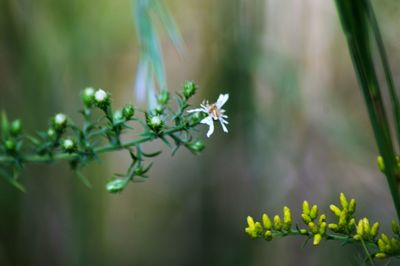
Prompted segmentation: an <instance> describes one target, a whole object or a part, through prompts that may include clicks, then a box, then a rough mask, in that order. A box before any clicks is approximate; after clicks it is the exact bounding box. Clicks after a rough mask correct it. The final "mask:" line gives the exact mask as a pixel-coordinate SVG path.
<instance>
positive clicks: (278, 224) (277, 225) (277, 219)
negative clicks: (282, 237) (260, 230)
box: [274, 215, 282, 231]
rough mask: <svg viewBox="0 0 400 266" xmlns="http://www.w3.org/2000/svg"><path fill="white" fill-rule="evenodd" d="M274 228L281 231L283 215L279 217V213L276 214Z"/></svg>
mask: <svg viewBox="0 0 400 266" xmlns="http://www.w3.org/2000/svg"><path fill="white" fill-rule="evenodd" d="M274 229H275V230H276V231H280V230H281V229H282V222H281V217H279V215H275V216H274Z"/></svg>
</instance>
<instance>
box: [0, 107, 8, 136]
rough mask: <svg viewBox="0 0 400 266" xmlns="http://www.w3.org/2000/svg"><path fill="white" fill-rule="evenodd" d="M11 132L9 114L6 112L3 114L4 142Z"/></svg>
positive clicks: (2, 132) (2, 130)
mask: <svg viewBox="0 0 400 266" xmlns="http://www.w3.org/2000/svg"><path fill="white" fill-rule="evenodd" d="M9 130H10V123H9V122H8V118H7V114H6V112H5V111H2V112H1V135H2V137H3V140H5V139H6V138H7V137H8V133H9Z"/></svg>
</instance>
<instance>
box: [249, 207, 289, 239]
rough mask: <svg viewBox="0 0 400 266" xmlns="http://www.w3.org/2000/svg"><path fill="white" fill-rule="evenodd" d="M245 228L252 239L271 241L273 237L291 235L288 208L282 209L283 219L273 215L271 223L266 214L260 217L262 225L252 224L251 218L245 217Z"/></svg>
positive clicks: (258, 223)
mask: <svg viewBox="0 0 400 266" xmlns="http://www.w3.org/2000/svg"><path fill="white" fill-rule="evenodd" d="M247 225H248V226H247V227H246V228H245V232H246V233H247V234H248V235H249V236H250V237H252V238H257V237H264V239H265V240H268V241H270V240H272V238H273V237H274V236H281V235H287V234H290V233H291V227H292V214H291V211H290V209H289V207H286V206H285V207H283V219H281V217H280V216H279V215H275V216H274V217H273V220H272V221H271V219H270V217H269V216H268V214H266V213H264V214H263V215H262V225H261V223H260V222H254V219H253V218H252V217H251V216H248V217H247Z"/></svg>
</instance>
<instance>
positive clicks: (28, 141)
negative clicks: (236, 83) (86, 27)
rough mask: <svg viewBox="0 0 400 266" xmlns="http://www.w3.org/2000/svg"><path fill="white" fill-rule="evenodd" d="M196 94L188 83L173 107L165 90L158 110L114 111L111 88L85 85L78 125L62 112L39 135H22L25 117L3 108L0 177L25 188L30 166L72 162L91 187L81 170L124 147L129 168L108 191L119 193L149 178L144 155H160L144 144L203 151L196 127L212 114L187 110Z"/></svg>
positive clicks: (149, 165)
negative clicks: (23, 177) (127, 136)
mask: <svg viewBox="0 0 400 266" xmlns="http://www.w3.org/2000/svg"><path fill="white" fill-rule="evenodd" d="M195 93H196V85H195V84H194V83H193V82H185V83H184V85H183V88H182V91H181V93H177V94H176V96H175V102H176V106H175V109H174V108H173V107H172V106H171V104H170V93H169V92H168V91H166V90H163V91H161V92H160V94H159V95H158V97H157V106H156V108H154V109H151V110H146V111H143V110H139V109H135V108H134V107H133V106H132V105H126V106H125V107H123V108H122V109H119V110H116V111H114V110H113V108H112V105H111V95H110V94H109V93H108V92H106V91H104V90H102V89H98V90H94V89H93V88H86V89H85V90H84V91H83V92H82V94H81V98H82V102H83V109H82V110H80V114H81V115H82V117H83V124H82V126H78V125H77V124H76V123H75V122H74V121H72V119H71V118H69V117H68V116H67V115H65V114H62V113H58V114H56V115H55V116H54V117H53V118H51V119H50V123H49V128H48V130H47V131H42V132H38V134H36V135H28V134H24V133H23V132H22V123H21V121H20V120H18V119H17V120H14V121H12V122H10V121H9V120H8V119H7V116H6V114H5V113H4V112H3V113H2V118H1V138H0V140H1V143H0V175H1V176H3V177H4V178H5V179H6V180H7V181H8V182H10V183H11V184H12V185H14V186H15V187H17V188H19V189H20V190H22V191H25V188H24V187H23V186H22V185H21V183H20V182H19V177H20V174H21V172H22V170H23V169H24V168H25V166H26V165H28V164H32V163H52V162H55V161H68V162H69V165H70V167H71V169H72V170H73V171H74V172H75V173H76V175H77V176H78V177H80V179H81V180H82V181H83V183H84V184H85V185H87V186H88V187H90V186H91V185H90V183H89V181H88V179H87V178H86V177H85V176H83V175H82V173H81V170H82V168H84V167H85V166H86V165H88V164H89V163H90V162H91V161H93V160H98V159H99V155H100V154H102V153H107V152H113V151H121V150H124V151H126V152H127V153H128V154H129V156H130V158H131V164H130V166H129V168H128V170H127V171H126V173H123V174H115V177H114V178H113V179H112V180H111V181H109V182H108V183H107V184H106V189H107V190H108V191H109V192H111V193H117V192H121V191H122V190H124V188H125V187H126V186H127V185H128V183H129V182H130V181H138V180H139V179H140V178H142V179H143V178H147V173H148V171H149V170H150V168H151V166H152V163H147V162H146V160H145V159H146V158H151V157H155V156H158V155H159V154H160V153H161V151H156V152H152V153H148V152H145V151H144V149H143V146H142V145H143V144H144V143H147V142H151V141H154V140H161V141H162V142H163V143H165V144H166V145H167V146H168V147H169V148H171V149H172V154H175V153H176V151H177V150H178V149H179V148H180V147H185V148H187V149H188V150H190V151H191V152H193V153H195V154H196V153H199V152H201V151H202V150H203V149H204V147H205V145H204V143H203V141H201V140H199V139H196V138H194V137H193V131H195V129H196V127H197V126H198V125H199V124H200V123H204V121H205V120H207V121H208V119H209V114H208V113H207V112H206V111H196V112H187V108H188V107H189V106H190V105H189V102H188V101H189V99H190V98H191V97H192V96H193V95H194V94H195ZM226 100H227V99H226ZM138 113H139V114H140V113H141V115H139V114H138ZM206 124H208V123H206ZM138 127H140V128H142V132H141V133H140V135H139V136H138V137H137V138H135V139H133V140H129V141H123V140H122V138H121V136H122V135H123V134H124V133H126V132H127V131H128V130H133V129H135V130H136V128H138Z"/></svg>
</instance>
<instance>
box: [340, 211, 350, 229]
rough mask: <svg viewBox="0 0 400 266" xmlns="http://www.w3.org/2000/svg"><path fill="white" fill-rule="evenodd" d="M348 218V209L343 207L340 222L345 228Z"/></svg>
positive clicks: (341, 226)
mask: <svg viewBox="0 0 400 266" xmlns="http://www.w3.org/2000/svg"><path fill="white" fill-rule="evenodd" d="M347 218H348V212H347V210H346V209H343V211H342V212H341V213H340V216H339V222H338V224H339V227H340V228H344V227H345V226H346V225H347Z"/></svg>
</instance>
